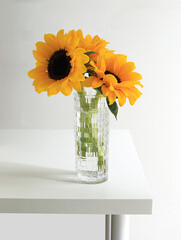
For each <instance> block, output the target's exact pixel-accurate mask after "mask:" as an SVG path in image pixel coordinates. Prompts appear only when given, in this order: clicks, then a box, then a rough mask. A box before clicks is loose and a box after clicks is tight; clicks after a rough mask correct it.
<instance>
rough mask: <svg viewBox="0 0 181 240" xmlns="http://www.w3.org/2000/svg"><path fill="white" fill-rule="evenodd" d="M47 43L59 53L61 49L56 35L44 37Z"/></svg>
mask: <svg viewBox="0 0 181 240" xmlns="http://www.w3.org/2000/svg"><path fill="white" fill-rule="evenodd" d="M44 39H45V42H46V44H47V46H48V47H49V48H51V49H53V50H54V51H57V50H58V49H59V43H58V40H57V38H56V36H55V35H53V34H51V33H49V34H45V35H44Z"/></svg>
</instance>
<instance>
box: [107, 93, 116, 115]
mask: <svg viewBox="0 0 181 240" xmlns="http://www.w3.org/2000/svg"><path fill="white" fill-rule="evenodd" d="M106 101H107V105H108V108H109V110H110V111H111V112H112V114H113V115H114V116H115V118H116V120H117V115H118V105H117V102H116V101H115V102H114V103H113V104H112V105H109V99H108V97H106Z"/></svg>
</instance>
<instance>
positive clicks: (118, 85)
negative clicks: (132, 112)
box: [28, 30, 142, 183]
mask: <svg viewBox="0 0 181 240" xmlns="http://www.w3.org/2000/svg"><path fill="white" fill-rule="evenodd" d="M44 40H45V42H37V43H36V50H33V56H34V58H35V59H36V67H35V68H34V69H32V70H31V71H29V72H28V76H29V77H30V78H32V79H34V81H33V85H34V87H35V91H36V92H37V93H41V92H47V95H48V96H52V95H55V94H58V93H59V92H61V93H63V94H64V95H65V96H68V95H70V94H71V93H72V90H73V89H74V90H75V98H74V99H75V101H74V103H75V116H74V119H75V127H74V130H75V131H74V132H75V153H76V156H75V159H76V172H77V179H78V180H80V181H81V182H86V183H98V182H103V181H106V180H107V178H108V142H109V141H108V135H109V134H108V133H109V129H108V125H109V121H108V115H109V114H108V113H109V112H108V111H109V110H110V111H111V112H112V113H113V114H114V116H115V117H116V118H117V114H118V103H119V106H120V107H122V106H123V105H124V104H125V103H126V99H128V100H129V102H130V104H131V105H133V104H134V103H135V101H136V100H137V99H138V98H139V97H140V96H141V92H140V91H139V90H138V89H137V88H136V86H137V85H138V86H141V87H142V84H141V83H140V80H141V79H142V76H141V75H140V74H139V73H137V72H134V71H133V70H134V69H135V64H134V63H133V62H127V56H125V55H124V54H115V53H114V51H112V50H109V49H107V48H106V46H107V44H108V42H106V41H105V40H103V39H101V38H100V37H99V36H98V35H96V36H94V37H93V38H92V37H91V36H90V35H87V36H85V37H84V36H83V33H82V31H81V30H78V31H75V30H71V31H69V32H68V33H64V30H60V31H59V32H58V33H57V35H56V36H55V35H53V34H45V35H44ZM88 89H89V90H92V91H93V93H91V94H90V93H89V91H88ZM93 89H95V90H93ZM107 106H108V107H107Z"/></svg>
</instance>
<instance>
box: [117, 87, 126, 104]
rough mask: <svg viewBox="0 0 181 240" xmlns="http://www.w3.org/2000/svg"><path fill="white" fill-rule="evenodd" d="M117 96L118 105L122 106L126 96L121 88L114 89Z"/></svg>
mask: <svg viewBox="0 0 181 240" xmlns="http://www.w3.org/2000/svg"><path fill="white" fill-rule="evenodd" d="M115 93H116V95H117V97H118V102H119V105H120V107H122V106H123V105H124V104H125V103H126V96H125V94H124V92H122V91H121V90H117V91H115Z"/></svg>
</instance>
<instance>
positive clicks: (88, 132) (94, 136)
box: [78, 87, 103, 169]
mask: <svg viewBox="0 0 181 240" xmlns="http://www.w3.org/2000/svg"><path fill="white" fill-rule="evenodd" d="M78 95H79V99H80V107H81V109H82V110H83V112H82V111H80V112H81V114H80V122H81V125H80V132H81V146H79V148H81V154H82V157H86V153H87V152H88V150H89V149H87V142H89V143H90V141H91V143H92V147H91V150H90V151H91V152H97V155H98V169H101V168H102V165H103V142H102V141H99V136H98V128H96V127H94V126H92V117H93V114H94V113H93V112H92V109H97V105H98V101H99V97H100V96H101V93H100V92H99V91H98V90H96V94H95V97H94V98H92V99H91V103H86V97H85V96H86V91H85V89H84V87H82V91H81V92H78ZM85 113H86V114H85Z"/></svg>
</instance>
